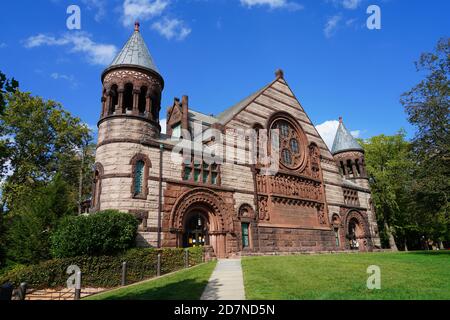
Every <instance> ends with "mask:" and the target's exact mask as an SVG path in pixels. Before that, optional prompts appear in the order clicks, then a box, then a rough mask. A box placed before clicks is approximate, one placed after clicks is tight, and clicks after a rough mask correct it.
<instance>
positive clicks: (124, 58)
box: [107, 24, 159, 74]
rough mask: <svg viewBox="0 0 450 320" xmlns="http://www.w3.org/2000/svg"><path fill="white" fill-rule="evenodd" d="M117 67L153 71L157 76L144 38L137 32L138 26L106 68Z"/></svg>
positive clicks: (156, 69)
mask: <svg viewBox="0 0 450 320" xmlns="http://www.w3.org/2000/svg"><path fill="white" fill-rule="evenodd" d="M118 66H134V67H141V68H144V69H149V70H152V71H155V72H157V73H158V74H159V70H158V68H157V67H156V65H155V63H154V61H153V58H152V56H151V55H150V51H149V50H148V48H147V45H146V44H145V41H144V38H143V37H142V35H141V33H140V31H139V25H138V24H136V28H135V31H134V32H133V34H132V35H131V37H130V39H129V40H128V42H127V43H126V44H125V46H124V47H123V48H122V50H121V51H120V53H119V54H118V55H117V57H116V58H115V59H114V60H113V62H112V63H111V64H110V65H109V66H108V68H107V70H108V69H110V68H114V67H118Z"/></svg>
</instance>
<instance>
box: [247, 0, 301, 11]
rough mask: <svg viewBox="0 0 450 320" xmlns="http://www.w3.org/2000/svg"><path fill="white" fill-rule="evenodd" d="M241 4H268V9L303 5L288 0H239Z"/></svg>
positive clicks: (250, 5)
mask: <svg viewBox="0 0 450 320" xmlns="http://www.w3.org/2000/svg"><path fill="white" fill-rule="evenodd" d="M240 1H241V4H242V5H243V6H246V7H249V8H252V7H255V6H268V7H269V8H270V9H289V10H293V11H295V10H301V9H303V6H302V5H301V4H299V3H296V2H290V1H288V0H240Z"/></svg>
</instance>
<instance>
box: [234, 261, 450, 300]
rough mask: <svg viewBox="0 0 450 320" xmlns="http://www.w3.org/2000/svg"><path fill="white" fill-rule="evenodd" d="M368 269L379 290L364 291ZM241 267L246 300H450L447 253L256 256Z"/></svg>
mask: <svg viewBox="0 0 450 320" xmlns="http://www.w3.org/2000/svg"><path fill="white" fill-rule="evenodd" d="M370 265H377V266H379V267H380V268H381V290H373V291H371V290H368V289H367V286H366V282H367V279H368V277H369V274H367V268H368V266H370ZM242 267H243V271H244V283H245V291H246V296H247V299H249V300H266V299H274V300H316V299H326V300H335V299H352V300H353V299H374V300H383V299H392V300H398V299H402V300H403V299H446V300H450V252H415V253H372V254H334V255H332V254H330V255H312V256H308V255H301V256H284V257H277V256H274V257H254V258H244V259H243V260H242Z"/></svg>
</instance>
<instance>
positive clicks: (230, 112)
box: [217, 82, 273, 124]
mask: <svg viewBox="0 0 450 320" xmlns="http://www.w3.org/2000/svg"><path fill="white" fill-rule="evenodd" d="M272 84H273V82H271V83H269V84H268V85H267V86H265V87H264V88H262V89H260V90H258V91H256V92H255V93H254V94H252V95H250V96H248V97H247V98H245V99H243V100H241V101H240V102H238V103H237V104H235V105H234V106H232V107H230V108H228V109H227V110H225V111H224V112H222V113H221V114H219V115H218V116H217V119H218V122H219V123H220V124H226V123H228V122H229V121H231V119H233V118H234V117H235V116H236V115H237V114H238V113H239V112H241V111H242V110H243V109H244V108H246V107H247V106H248V105H249V104H250V103H251V102H252V101H253V100H255V99H256V98H257V97H258V96H259V95H260V94H261V93H262V92H263V91H265V90H266V89H267V88H269V87H270V86H271V85H272Z"/></svg>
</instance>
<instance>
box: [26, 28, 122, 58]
mask: <svg viewBox="0 0 450 320" xmlns="http://www.w3.org/2000/svg"><path fill="white" fill-rule="evenodd" d="M24 45H25V47H26V48H28V49H31V48H36V47H41V46H70V51H71V52H73V53H83V54H85V55H86V58H87V59H88V61H89V62H90V63H92V64H96V65H107V64H109V63H111V61H112V60H113V59H114V57H115V55H116V54H117V48H116V47H115V46H114V45H110V44H101V43H96V42H94V41H93V40H92V39H91V38H90V36H89V35H88V34H86V33H82V32H77V33H67V34H65V35H64V36H62V37H61V38H55V37H52V36H48V35H45V34H38V35H36V36H32V37H29V38H28V39H27V40H25V43H24Z"/></svg>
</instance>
